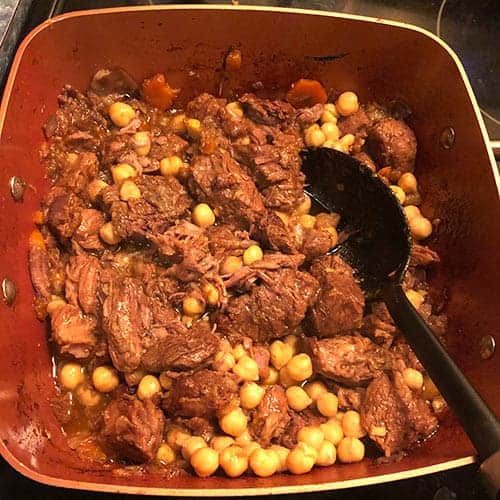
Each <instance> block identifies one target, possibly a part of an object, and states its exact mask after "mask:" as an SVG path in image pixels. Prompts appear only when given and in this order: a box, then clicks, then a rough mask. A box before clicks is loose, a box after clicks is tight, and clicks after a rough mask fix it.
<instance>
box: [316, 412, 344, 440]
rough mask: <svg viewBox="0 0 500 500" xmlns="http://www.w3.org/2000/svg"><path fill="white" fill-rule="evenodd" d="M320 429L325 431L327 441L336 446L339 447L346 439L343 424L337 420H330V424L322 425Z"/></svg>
mask: <svg viewBox="0 0 500 500" xmlns="http://www.w3.org/2000/svg"><path fill="white" fill-rule="evenodd" d="M319 427H320V429H321V430H322V431H323V434H324V436H325V439H326V440H327V441H330V442H331V443H333V444H334V445H335V446H337V445H338V444H339V443H340V440H341V439H342V438H343V437H344V431H343V430H342V424H341V423H340V422H339V421H338V420H337V419H336V418H332V419H330V420H328V422H326V423H324V424H321V425H320V426H319Z"/></svg>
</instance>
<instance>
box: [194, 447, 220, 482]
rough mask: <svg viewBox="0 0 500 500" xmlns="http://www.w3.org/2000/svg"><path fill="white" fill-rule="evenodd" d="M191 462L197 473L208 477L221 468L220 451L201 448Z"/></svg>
mask: <svg viewBox="0 0 500 500" xmlns="http://www.w3.org/2000/svg"><path fill="white" fill-rule="evenodd" d="M190 462H191V466H192V467H193V469H194V471H195V472H196V475H198V476H200V477H208V476H211V475H212V474H213V473H214V472H215V471H216V470H217V469H218V468H219V453H218V452H216V451H215V450H212V448H207V447H205V448H200V449H199V450H196V451H195V452H194V453H193V455H192V457H191V460H190Z"/></svg>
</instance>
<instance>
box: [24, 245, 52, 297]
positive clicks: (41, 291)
mask: <svg viewBox="0 0 500 500" xmlns="http://www.w3.org/2000/svg"><path fill="white" fill-rule="evenodd" d="M29 267H30V276H31V283H32V284H33V288H34V289H35V292H36V294H37V296H38V297H40V298H43V299H45V300H47V301H48V300H50V296H51V293H50V292H51V290H50V278H49V255H48V253H47V250H46V248H45V247H44V246H41V245H39V244H36V243H32V242H30V246H29Z"/></svg>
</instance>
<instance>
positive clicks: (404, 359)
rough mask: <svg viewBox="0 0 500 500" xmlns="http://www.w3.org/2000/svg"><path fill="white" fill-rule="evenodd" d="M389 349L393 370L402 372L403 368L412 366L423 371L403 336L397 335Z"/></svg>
mask: <svg viewBox="0 0 500 500" xmlns="http://www.w3.org/2000/svg"><path fill="white" fill-rule="evenodd" d="M390 350H391V354H392V357H393V368H394V369H395V370H398V371H400V372H402V371H403V370H404V369H405V368H413V369H414V370H418V371H421V372H423V371H424V367H423V366H422V364H421V363H420V361H419V360H418V358H417V356H416V355H415V353H414V352H413V351H412V350H411V347H410V346H409V345H408V344H407V342H406V340H405V339H404V338H403V337H401V336H399V337H397V338H396V339H395V341H394V343H393V345H392V346H391V349H390Z"/></svg>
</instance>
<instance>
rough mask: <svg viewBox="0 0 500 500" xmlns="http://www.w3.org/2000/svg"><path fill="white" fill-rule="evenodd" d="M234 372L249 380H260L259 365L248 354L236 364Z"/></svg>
mask: <svg viewBox="0 0 500 500" xmlns="http://www.w3.org/2000/svg"><path fill="white" fill-rule="evenodd" d="M233 372H234V373H236V375H238V377H241V378H242V379H243V380H246V381H248V382H252V381H253V382H255V381H256V380H259V365H258V364H257V362H256V361H255V360H254V359H252V358H251V357H250V356H247V355H246V354H245V355H244V356H242V357H241V358H240V359H239V360H238V362H237V363H236V365H234V368H233Z"/></svg>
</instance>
